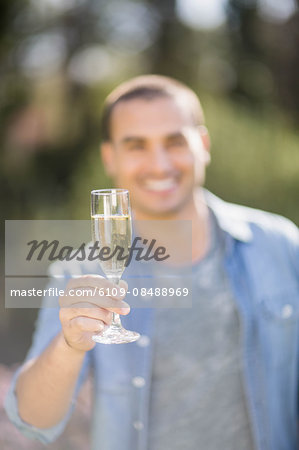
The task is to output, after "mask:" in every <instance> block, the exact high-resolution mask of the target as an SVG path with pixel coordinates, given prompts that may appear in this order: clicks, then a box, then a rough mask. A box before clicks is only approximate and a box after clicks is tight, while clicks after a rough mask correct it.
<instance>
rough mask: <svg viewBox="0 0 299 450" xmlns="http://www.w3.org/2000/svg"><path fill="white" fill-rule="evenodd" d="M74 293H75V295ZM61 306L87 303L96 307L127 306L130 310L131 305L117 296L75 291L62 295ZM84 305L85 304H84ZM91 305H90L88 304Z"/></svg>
mask: <svg viewBox="0 0 299 450" xmlns="http://www.w3.org/2000/svg"><path fill="white" fill-rule="evenodd" d="M73 294H74V295H73ZM59 303H60V306H61V307H62V308H67V307H71V308H72V307H73V306H74V305H76V304H79V303H82V304H83V303H85V304H86V305H93V306H94V307H100V308H124V309H125V308H127V309H128V310H130V306H129V304H128V303H127V302H125V301H123V300H118V299H116V298H115V297H114V298H112V297H107V296H101V295H88V296H85V297H81V296H78V297H77V296H76V295H75V292H74V293H72V295H65V296H63V297H60V301H59ZM82 307H83V306H82ZM87 307H90V306H87Z"/></svg>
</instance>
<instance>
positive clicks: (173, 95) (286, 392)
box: [6, 76, 299, 450]
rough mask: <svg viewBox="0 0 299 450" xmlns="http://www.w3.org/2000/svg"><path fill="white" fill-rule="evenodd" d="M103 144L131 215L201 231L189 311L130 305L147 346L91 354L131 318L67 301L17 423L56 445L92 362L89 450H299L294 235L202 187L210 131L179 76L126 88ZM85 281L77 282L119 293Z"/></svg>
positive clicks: (25, 389)
mask: <svg viewBox="0 0 299 450" xmlns="http://www.w3.org/2000/svg"><path fill="white" fill-rule="evenodd" d="M102 138H103V143H102V157H103V162H104V165H105V167H106V170H107V172H108V174H109V175H110V176H111V177H112V178H113V180H114V183H115V185H116V186H117V187H124V188H127V189H129V191H130V194H131V200H132V206H133V212H134V217H135V219H141V220H152V219H155V220H160V219H161V220H166V219H167V220H169V221H174V220H180V219H188V220H191V221H192V273H193V279H194V284H193V290H192V294H193V305H192V309H191V310H190V309H188V308H186V309H179V308H178V309H168V310H165V309H163V308H161V309H160V308H156V309H155V308H153V309H151V308H148V309H143V308H140V309H134V311H133V314H130V315H128V316H127V317H125V320H126V319H127V323H126V326H127V327H128V328H130V329H134V330H137V331H139V332H141V333H142V337H141V339H140V340H139V341H137V342H136V343H134V344H130V345H107V346H103V345H97V346H95V344H94V342H93V341H92V340H91V335H92V334H93V333H94V332H101V331H102V330H103V327H104V326H105V325H109V324H110V323H111V317H112V311H114V312H117V313H120V314H123V315H126V314H128V312H129V305H128V304H127V303H126V302H125V301H124V299H123V296H121V295H117V296H115V297H114V298H105V299H104V300H105V302H106V303H105V304H104V303H103V302H102V303H101V300H99V301H98V304H97V307H95V306H94V305H91V304H90V305H88V299H83V300H82V298H79V297H78V298H77V299H74V300H73V301H72V304H71V305H70V304H69V303H68V304H66V300H65V299H64V298H60V300H59V301H60V306H61V309H60V311H59V319H60V320H59V319H58V314H57V312H56V311H55V310H53V309H43V310H41V313H40V315H39V319H38V324H37V329H36V332H35V336H34V340H33V345H32V349H31V350H30V352H29V355H28V356H27V362H26V364H25V365H24V366H23V367H22V369H21V370H20V371H19V372H18V373H17V374H16V376H15V379H14V382H13V384H12V388H11V391H10V393H9V395H8V398H7V402H6V409H7V412H8V414H9V416H10V418H11V419H12V420H13V421H14V423H15V424H16V425H17V426H18V427H19V428H20V429H21V430H23V432H24V433H25V434H27V435H28V436H33V437H36V438H39V439H40V440H42V441H43V442H50V441H51V440H53V439H55V438H56V436H58V435H59V433H60V432H61V431H62V430H63V427H64V426H65V423H66V422H67V420H68V418H69V417H70V414H71V409H72V408H71V405H72V403H73V399H74V398H75V397H76V394H77V392H78V390H79V388H80V385H81V383H82V380H83V379H84V374H85V373H86V369H87V367H88V366H89V365H90V364H92V365H93V366H94V378H95V396H94V415H93V417H94V420H93V426H92V432H93V435H92V448H94V449H103V450H105V449H107V450H108V449H109V450H119V449H120V448H122V449H126V450H134V449H148V450H160V449H168V448H172V449H184V450H187V449H204V450H207V449H217V450H218V449H220V448H223V449H238V450H242V449H244V450H247V449H248V450H249V449H253V448H256V449H260V450H267V449H271V450H294V449H295V448H297V445H298V437H297V412H298V408H297V406H298V405H297V399H298V349H299V346H298V344H299V341H298V329H299V328H298V314H299V286H298V278H299V277H298V275H299V254H298V232H297V229H296V227H295V226H294V225H292V224H291V223H290V222H289V221H287V220H286V219H284V218H281V217H279V216H275V215H272V214H268V213H264V212H261V211H255V210H251V209H249V208H244V207H240V206H236V205H230V204H227V203H225V202H223V201H221V200H220V199H218V198H216V197H214V196H213V195H212V194H210V193H208V192H206V191H204V190H203V187H202V186H203V184H204V178H205V168H206V165H207V164H208V163H209V161H210V154H209V137H208V132H207V129H206V128H205V127H204V122H203V113H202V110H201V107H200V104H199V101H198V99H197V97H196V96H195V94H194V93H193V92H192V91H191V90H189V89H188V88H187V87H186V86H184V85H182V84H181V83H179V82H177V81H175V80H172V79H170V78H166V77H161V76H142V77H138V78H135V79H132V80H130V81H129V82H127V83H124V84H122V85H121V86H119V87H118V88H117V89H116V90H115V91H113V92H112V94H110V96H109V97H108V99H107V101H106V104H105V109H104V114H103V127H102ZM170 223H171V222H170ZM82 275H84V276H82V277H81V278H76V279H73V280H72V281H71V282H70V284H69V286H71V287H73V288H75V289H76V288H80V287H82V286H97V287H101V286H109V285H110V284H109V282H108V281H107V280H103V279H102V278H100V277H99V276H98V275H94V274H90V272H89V273H88V272H86V271H84V269H82ZM124 286H125V284H121V287H124ZM118 292H120V291H118ZM79 302H80V303H79ZM66 306H71V307H68V308H67V307H66ZM81 306H85V309H84V313H82V311H83V309H82V308H81ZM133 321H135V322H133Z"/></svg>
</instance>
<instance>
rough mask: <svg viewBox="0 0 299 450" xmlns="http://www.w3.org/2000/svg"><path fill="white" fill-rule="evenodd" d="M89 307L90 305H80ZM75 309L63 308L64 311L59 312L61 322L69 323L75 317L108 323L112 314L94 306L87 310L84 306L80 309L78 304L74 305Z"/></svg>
mask: <svg viewBox="0 0 299 450" xmlns="http://www.w3.org/2000/svg"><path fill="white" fill-rule="evenodd" d="M87 304H88V305H90V303H82V305H87ZM76 306H77V307H75V308H63V309H64V311H62V312H61V315H60V316H61V317H60V318H61V320H62V321H70V320H72V319H73V318H75V317H89V318H91V319H97V320H103V321H104V322H106V323H109V322H110V321H111V318H112V312H111V311H109V310H108V309H105V308H99V307H97V306H96V307H95V305H90V306H91V307H89V308H87V307H86V306H83V307H81V306H80V303H79V304H78V305H76Z"/></svg>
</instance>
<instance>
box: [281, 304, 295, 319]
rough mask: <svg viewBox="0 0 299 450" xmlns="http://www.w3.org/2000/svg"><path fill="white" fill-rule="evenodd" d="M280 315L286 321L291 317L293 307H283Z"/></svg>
mask: <svg viewBox="0 0 299 450" xmlns="http://www.w3.org/2000/svg"><path fill="white" fill-rule="evenodd" d="M281 315H282V317H283V318H284V319H288V318H289V317H291V316H292V315H293V307H292V305H284V307H283V308H282V310H281Z"/></svg>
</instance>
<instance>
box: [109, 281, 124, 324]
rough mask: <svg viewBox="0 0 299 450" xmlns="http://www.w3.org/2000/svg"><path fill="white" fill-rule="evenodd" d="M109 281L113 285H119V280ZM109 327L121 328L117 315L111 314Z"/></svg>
mask: <svg viewBox="0 0 299 450" xmlns="http://www.w3.org/2000/svg"><path fill="white" fill-rule="evenodd" d="M111 281H113V283H115V284H119V278H117V279H114V280H111ZM110 327H113V328H122V325H121V321H120V317H119V314H116V313H112V322H111V325H110Z"/></svg>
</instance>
